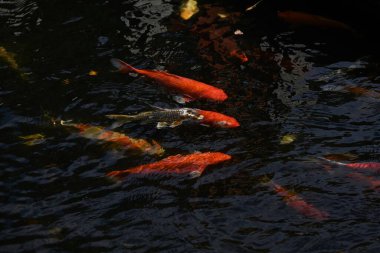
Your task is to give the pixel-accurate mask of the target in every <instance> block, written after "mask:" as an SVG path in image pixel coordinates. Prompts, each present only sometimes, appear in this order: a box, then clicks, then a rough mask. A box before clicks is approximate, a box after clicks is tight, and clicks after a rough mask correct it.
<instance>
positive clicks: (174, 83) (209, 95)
mask: <svg viewBox="0 0 380 253" xmlns="http://www.w3.org/2000/svg"><path fill="white" fill-rule="evenodd" d="M111 63H112V64H113V66H115V67H116V68H117V69H119V71H120V72H121V73H128V72H135V73H138V74H141V75H144V76H147V77H149V78H151V79H153V80H155V81H157V82H158V83H160V84H162V85H164V86H166V87H168V88H170V89H172V90H174V91H175V92H178V93H181V94H183V95H184V96H185V97H187V98H188V101H191V100H195V99H208V100H213V101H218V102H221V101H224V100H226V99H227V97H228V96H227V94H226V93H225V92H224V91H223V90H222V89H219V88H216V87H214V86H211V85H209V84H205V83H202V82H198V81H195V80H192V79H189V78H186V77H181V76H177V75H173V74H169V73H166V72H162V71H157V70H145V69H136V68H134V67H132V66H131V65H129V64H127V63H125V62H123V61H121V60H119V59H111ZM188 101H186V100H183V102H188Z"/></svg>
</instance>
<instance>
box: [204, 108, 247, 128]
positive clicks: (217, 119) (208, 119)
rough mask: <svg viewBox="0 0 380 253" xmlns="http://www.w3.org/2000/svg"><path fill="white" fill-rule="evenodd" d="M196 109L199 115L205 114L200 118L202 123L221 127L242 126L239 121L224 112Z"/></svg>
mask: <svg viewBox="0 0 380 253" xmlns="http://www.w3.org/2000/svg"><path fill="white" fill-rule="evenodd" d="M196 111H197V112H198V113H199V115H201V116H203V118H202V119H201V120H200V123H201V124H204V125H208V126H213V127H221V128H235V127H238V126H240V124H239V122H238V121H237V120H236V119H235V118H233V117H230V116H227V115H224V114H222V113H218V112H213V111H205V110H199V109H196Z"/></svg>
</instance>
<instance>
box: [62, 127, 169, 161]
mask: <svg viewBox="0 0 380 253" xmlns="http://www.w3.org/2000/svg"><path fill="white" fill-rule="evenodd" d="M61 125H64V126H72V127H75V128H77V129H78V130H79V131H80V135H81V136H83V137H85V138H87V139H96V140H102V141H105V142H113V143H117V144H119V145H122V146H123V147H125V148H126V149H129V150H135V151H139V152H142V153H146V154H150V155H159V156H160V155H162V154H163V153H164V152H165V150H164V149H163V148H162V147H161V146H160V144H158V143H157V142H156V141H152V144H151V143H149V142H148V141H146V140H144V139H134V138H131V137H128V136H126V135H125V134H122V133H118V132H114V131H108V130H105V129H104V128H102V127H97V126H91V125H86V124H74V123H68V122H65V121H61Z"/></svg>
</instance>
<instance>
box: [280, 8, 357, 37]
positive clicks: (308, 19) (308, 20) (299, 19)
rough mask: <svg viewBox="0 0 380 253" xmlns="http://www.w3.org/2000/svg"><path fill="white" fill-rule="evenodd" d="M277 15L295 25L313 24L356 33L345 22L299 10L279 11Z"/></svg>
mask: <svg viewBox="0 0 380 253" xmlns="http://www.w3.org/2000/svg"><path fill="white" fill-rule="evenodd" d="M277 16H278V17H279V18H280V19H282V20H284V21H285V22H287V23H290V24H293V25H303V26H313V27H318V28H324V29H338V30H345V31H349V32H353V33H356V32H355V30H354V29H352V28H351V27H349V26H348V25H346V24H345V23H343V22H340V21H337V20H333V19H329V18H325V17H322V16H318V15H313V14H309V13H305V12H299V11H278V12H277Z"/></svg>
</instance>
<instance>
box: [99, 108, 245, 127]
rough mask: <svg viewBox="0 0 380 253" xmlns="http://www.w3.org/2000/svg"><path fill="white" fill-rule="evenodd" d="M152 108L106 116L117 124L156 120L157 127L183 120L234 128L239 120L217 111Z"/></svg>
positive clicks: (173, 125) (171, 125) (169, 125)
mask: <svg viewBox="0 0 380 253" xmlns="http://www.w3.org/2000/svg"><path fill="white" fill-rule="evenodd" d="M154 108H156V109H157V110H155V111H148V112H142V113H139V114H136V115H122V114H111V115H106V117H108V118H110V119H115V120H117V121H118V124H119V125H121V124H124V123H126V122H131V121H143V122H147V123H149V122H158V123H157V128H158V129H160V128H164V127H172V128H173V127H176V126H179V125H181V124H182V122H184V121H196V122H199V123H200V124H203V125H207V126H213V127H221V128H234V127H238V126H240V124H239V122H238V121H237V120H236V119H234V118H233V117H230V116H227V115H224V114H222V113H218V112H213V111H205V110H200V109H193V108H179V109H165V108H160V107H154Z"/></svg>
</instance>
